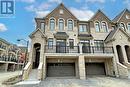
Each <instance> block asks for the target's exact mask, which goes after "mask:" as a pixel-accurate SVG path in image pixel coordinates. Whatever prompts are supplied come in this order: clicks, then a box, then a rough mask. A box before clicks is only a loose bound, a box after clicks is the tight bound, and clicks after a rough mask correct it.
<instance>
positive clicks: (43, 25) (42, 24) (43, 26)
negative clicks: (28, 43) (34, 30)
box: [41, 23, 45, 31]
mask: <svg viewBox="0 0 130 87" xmlns="http://www.w3.org/2000/svg"><path fill="white" fill-rule="evenodd" d="M41 29H42V30H43V31H45V23H41Z"/></svg>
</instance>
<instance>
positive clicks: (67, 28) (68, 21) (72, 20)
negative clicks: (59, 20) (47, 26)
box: [67, 18, 74, 31]
mask: <svg viewBox="0 0 130 87" xmlns="http://www.w3.org/2000/svg"><path fill="white" fill-rule="evenodd" d="M69 20H71V21H72V22H73V29H72V30H69V29H68V26H69V25H68V23H69ZM67 30H68V31H73V30H74V20H73V19H71V18H69V19H67Z"/></svg>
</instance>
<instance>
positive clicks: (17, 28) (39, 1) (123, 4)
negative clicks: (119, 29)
mask: <svg viewBox="0 0 130 87" xmlns="http://www.w3.org/2000/svg"><path fill="white" fill-rule="evenodd" d="M61 2H62V3H63V4H64V5H65V6H66V7H67V8H68V9H69V10H70V11H71V12H72V13H73V14H74V15H75V16H76V17H77V18H78V19H79V20H86V21H87V20H89V19H90V18H91V17H92V16H93V15H94V14H95V13H96V12H97V10H98V9H100V10H102V11H103V12H104V13H105V14H106V15H107V16H108V17H109V18H110V19H111V20H112V19H113V18H114V17H115V16H116V15H118V14H119V13H120V12H121V11H122V10H124V9H125V8H128V9H130V0H15V14H14V17H10V18H0V37H1V38H3V39H5V40H7V41H8V42H11V43H14V44H17V43H18V42H17V39H26V40H29V37H28V36H29V34H31V33H32V32H33V31H34V30H35V20H34V18H36V17H38V18H42V17H45V16H46V15H47V14H48V13H49V12H51V11H52V10H53V9H54V8H56V7H57V6H58V5H59V4H60V3H61Z"/></svg>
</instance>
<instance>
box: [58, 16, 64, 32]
mask: <svg viewBox="0 0 130 87" xmlns="http://www.w3.org/2000/svg"><path fill="white" fill-rule="evenodd" d="M60 19H62V20H63V22H64V23H63V25H64V28H63V30H65V20H64V19H63V18H59V19H58V30H59V31H61V30H60V29H59V20H60Z"/></svg>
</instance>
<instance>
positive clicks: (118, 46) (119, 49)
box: [116, 45, 124, 64]
mask: <svg viewBox="0 0 130 87" xmlns="http://www.w3.org/2000/svg"><path fill="white" fill-rule="evenodd" d="M116 50H117V54H118V59H119V62H120V63H121V64H123V63H124V57H123V53H122V49H121V46H120V45H117V46H116Z"/></svg>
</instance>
